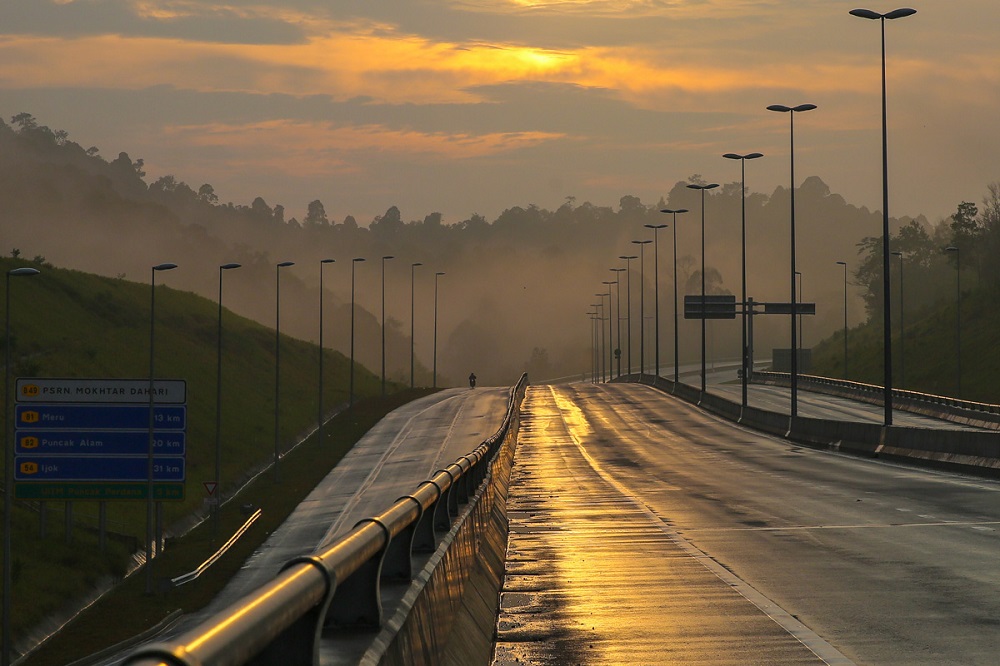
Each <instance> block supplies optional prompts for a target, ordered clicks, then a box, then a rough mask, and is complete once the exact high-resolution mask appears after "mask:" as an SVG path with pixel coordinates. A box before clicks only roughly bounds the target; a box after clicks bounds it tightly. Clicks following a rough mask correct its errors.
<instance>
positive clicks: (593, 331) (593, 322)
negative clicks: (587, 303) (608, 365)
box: [587, 306, 597, 384]
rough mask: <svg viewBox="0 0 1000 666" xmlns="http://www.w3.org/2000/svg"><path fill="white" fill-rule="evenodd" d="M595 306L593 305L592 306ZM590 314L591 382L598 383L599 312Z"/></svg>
mask: <svg viewBox="0 0 1000 666" xmlns="http://www.w3.org/2000/svg"><path fill="white" fill-rule="evenodd" d="M591 307H593V306H591ZM587 315H589V316H590V382H591V383H592V384H596V383H597V319H596V317H597V313H596V312H588V313H587Z"/></svg>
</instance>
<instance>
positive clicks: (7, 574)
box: [3, 267, 153, 666]
mask: <svg viewBox="0 0 1000 666" xmlns="http://www.w3.org/2000/svg"><path fill="white" fill-rule="evenodd" d="M38 273H39V271H38V269H37V268H28V267H22V268H13V269H11V270H9V271H7V285H6V289H7V294H6V300H5V301H4V303H5V304H6V306H5V310H6V312H5V313H4V348H5V352H4V357H5V358H4V377H3V415H4V430H3V451H4V468H3V469H4V482H3V666H8V665H9V664H10V654H11V645H10V644H11V631H10V621H11V600H12V597H13V594H14V590H13V584H14V580H13V571H14V570H13V562H12V553H11V534H10V532H11V527H12V517H11V507H12V505H13V504H14V449H13V447H11V445H10V430H11V426H12V423H13V421H14V419H13V417H12V415H11V413H10V347H11V344H10V279H11V278H12V277H31V276H32V275H38ZM149 394H150V395H151V396H152V395H153V392H152V391H150V393H149ZM147 546H148V544H147ZM148 552H149V551H147V553H148Z"/></svg>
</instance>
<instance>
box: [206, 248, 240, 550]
mask: <svg viewBox="0 0 1000 666" xmlns="http://www.w3.org/2000/svg"><path fill="white" fill-rule="evenodd" d="M239 267H240V264H222V265H221V266H219V330H218V334H217V335H216V342H217V345H216V354H215V357H216V368H215V490H214V491H213V493H212V494H214V495H215V508H214V511H215V536H216V537H218V536H219V529H220V525H219V520H220V519H219V510H220V509H222V274H223V273H224V272H225V271H228V270H232V269H234V268H239Z"/></svg>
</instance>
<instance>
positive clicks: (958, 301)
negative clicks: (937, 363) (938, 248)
mask: <svg viewBox="0 0 1000 666" xmlns="http://www.w3.org/2000/svg"><path fill="white" fill-rule="evenodd" d="M944 250H945V252H954V253H955V359H956V361H957V366H956V386H957V391H956V393H955V397H956V398H961V397H962V251H961V250H960V249H959V248H957V247H955V246H954V245H949V246H948V247H946V248H945V249H944Z"/></svg>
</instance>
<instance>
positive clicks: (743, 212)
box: [723, 153, 764, 407]
mask: <svg viewBox="0 0 1000 666" xmlns="http://www.w3.org/2000/svg"><path fill="white" fill-rule="evenodd" d="M723 157H725V158H726V159H727V160H739V161H740V205H741V208H740V237H741V239H742V248H743V249H742V252H741V255H740V256H741V273H742V279H741V282H742V285H743V292H742V298H741V299H740V300H741V302H742V305H741V306H740V307H741V312H742V322H741V326H740V327H741V329H742V330H741V332H740V333H741V338H742V341H741V343H740V344H741V346H740V349H741V352H740V367H741V368H742V373H743V377H742V379H741V381H740V384H741V389H742V395H743V406H744V407H746V406H747V382H748V381H749V378H748V375H749V374H750V367H749V365H750V363H749V354H748V350H747V160H755V159H757V158H758V157H764V154H763V153H747V154H746V155H740V154H738V153H726V154H725V155H723Z"/></svg>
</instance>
